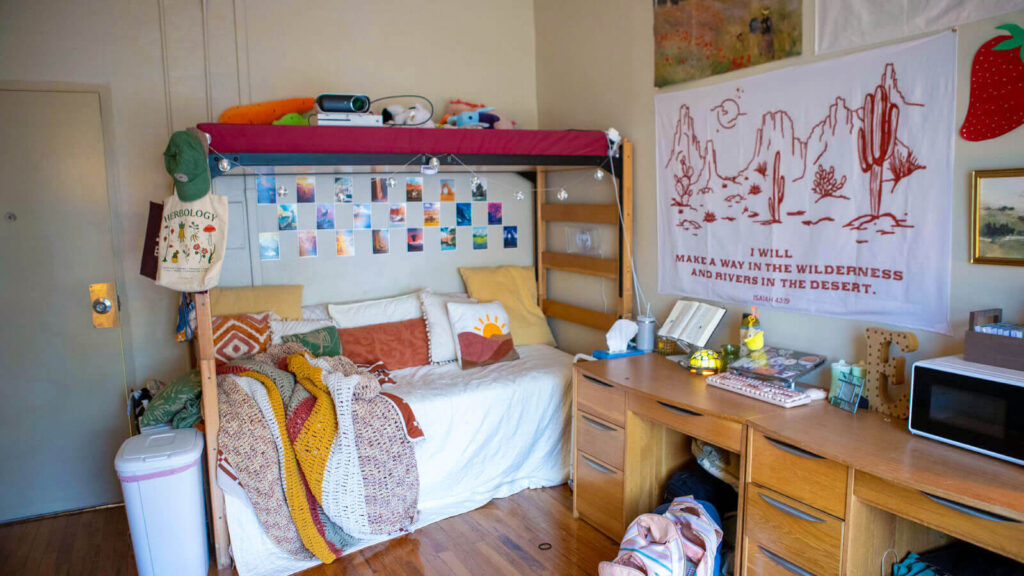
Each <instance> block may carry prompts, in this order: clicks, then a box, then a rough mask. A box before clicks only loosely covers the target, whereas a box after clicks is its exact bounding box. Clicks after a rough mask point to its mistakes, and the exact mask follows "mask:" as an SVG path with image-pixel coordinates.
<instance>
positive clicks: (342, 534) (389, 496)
mask: <svg viewBox="0 0 1024 576" xmlns="http://www.w3.org/2000/svg"><path fill="white" fill-rule="evenodd" d="M294 346H296V345H293V344H285V345H276V346H272V347H271V349H270V350H268V352H267V353H265V354H262V355H259V356H257V357H254V358H253V359H251V360H248V361H242V362H238V363H236V364H235V365H232V366H226V367H223V369H221V370H220V371H221V372H224V373H227V374H229V375H228V376H225V377H222V378H226V379H228V380H225V384H221V383H220V382H219V386H224V385H226V383H227V382H231V383H233V384H235V385H238V386H240V387H241V388H242V389H244V390H245V391H246V392H247V393H248V397H250V398H251V399H252V400H254V401H255V403H256V405H257V406H258V407H259V409H260V412H261V413H262V415H263V419H264V422H265V424H266V431H267V432H269V436H270V437H271V438H272V439H273V443H274V445H275V448H276V450H275V451H276V456H277V459H276V461H272V462H268V461H267V452H268V451H267V450H266V449H265V446H266V440H265V439H264V438H265V436H263V437H261V436H260V435H258V434H247V433H244V427H242V426H232V425H230V423H229V422H228V420H229V419H231V418H235V417H237V416H236V415H237V414H245V413H246V412H245V407H244V406H241V404H242V402H241V399H239V398H237V395H229V394H222V395H221V398H222V399H225V400H227V402H226V403H225V404H224V405H222V407H221V418H222V419H223V420H225V422H224V424H223V425H222V427H221V433H220V436H219V442H220V444H221V451H222V452H223V453H224V454H225V455H227V456H228V457H229V458H230V459H231V465H232V467H233V469H234V471H235V472H236V473H237V474H238V476H239V482H240V483H241V484H242V486H243V487H244V488H245V490H246V493H247V494H248V495H249V496H250V500H251V501H253V507H254V509H255V510H256V513H257V517H259V518H260V522H261V525H262V526H263V527H264V530H266V531H267V533H268V535H269V536H270V537H271V539H272V540H274V542H275V543H277V544H278V545H279V546H281V548H282V549H283V550H285V551H288V552H289V553H290V554H292V555H293V556H297V554H295V552H294V551H295V546H294V544H295V542H294V534H295V533H297V534H298V537H299V539H300V540H301V543H302V546H303V547H304V548H305V549H307V550H308V551H309V552H311V553H312V554H313V555H315V556H316V557H317V558H318V559H320V561H322V562H325V563H329V562H331V561H332V560H334V559H335V558H337V557H338V556H340V555H341V554H342V553H344V551H345V550H347V549H348V548H350V547H352V546H353V545H354V544H355V543H357V542H358V539H360V538H368V537H372V536H380V535H387V534H394V533H396V532H400V531H403V530H404V528H405V527H406V526H408V525H409V524H411V523H412V522H413V521H414V520H415V516H416V505H417V498H418V495H419V475H418V471H417V467H416V458H415V453H414V451H413V446H412V443H411V441H410V439H409V436H408V435H407V432H406V425H405V420H403V418H402V415H401V413H400V411H399V410H398V409H397V408H396V405H395V403H394V402H392V401H391V400H389V399H388V398H387V397H385V396H384V395H382V394H381V393H380V384H379V382H378V379H377V376H375V375H374V374H372V373H370V372H369V371H367V370H366V369H360V368H358V367H357V366H356V365H355V364H353V363H352V362H351V361H349V360H348V359H346V358H344V357H340V356H339V357H334V358H314V357H312V356H311V355H310V354H308V353H307V352H305V351H304V350H300V349H295V348H293V347H294ZM278 366H280V367H281V368H278ZM282 368H284V369H282ZM249 413H251V410H250V412H249ZM248 458H252V459H254V460H255V461H252V462H246V464H245V465H242V466H240V465H239V464H238V463H237V461H238V460H240V459H243V460H244V459H248ZM261 459H262V462H260V460H261ZM261 466H262V467H265V466H270V467H273V468H275V469H277V470H278V471H279V478H280V485H281V491H282V492H283V496H284V497H283V499H278V500H274V498H263V499H262V500H260V501H259V502H257V500H258V497H259V496H260V495H261V494H262V495H264V496H265V494H266V492H267V489H266V488H265V485H266V478H265V476H267V474H266V473H265V472H263V470H262V468H261ZM243 470H247V471H248V474H246V472H244V471H243ZM246 476H248V477H246ZM257 485H262V486H264V489H263V491H262V492H260V491H258V490H253V489H251V488H250V486H257ZM254 492H256V493H254ZM282 500H283V503H285V504H286V506H287V513H288V516H290V518H291V521H292V523H293V525H294V529H295V532H289V531H288V530H286V529H282V528H280V522H279V519H280V517H281V515H282V513H283V510H282ZM261 509H262V510H261ZM268 526H270V527H272V528H274V529H275V530H277V531H278V533H277V534H276V535H275V534H273V533H271V530H270V529H268Z"/></svg>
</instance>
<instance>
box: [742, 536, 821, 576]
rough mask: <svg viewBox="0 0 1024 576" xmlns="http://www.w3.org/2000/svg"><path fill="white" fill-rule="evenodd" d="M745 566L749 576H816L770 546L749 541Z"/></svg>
mask: <svg viewBox="0 0 1024 576" xmlns="http://www.w3.org/2000/svg"><path fill="white" fill-rule="evenodd" d="M744 550H745V552H744V554H746V556H747V558H746V561H744V563H743V566H744V567H745V568H746V575H747V576H793V575H794V574H795V575H796V576H814V573H813V572H811V571H810V570H807V569H806V568H804V567H802V566H800V565H799V564H797V563H796V562H793V561H792V560H790V559H788V558H786V557H785V556H783V555H782V554H779V553H778V552H775V551H773V550H772V549H771V548H770V545H769V544H765V543H762V542H757V541H754V540H747V545H746V548H745V549H744Z"/></svg>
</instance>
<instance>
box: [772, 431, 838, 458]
mask: <svg viewBox="0 0 1024 576" xmlns="http://www.w3.org/2000/svg"><path fill="white" fill-rule="evenodd" d="M764 439H765V440H767V441H769V442H771V444H772V446H775V447H776V448H778V449H779V450H782V451H783V452H788V453H790V454H792V455H793V456H799V457H801V458H807V459H809V460H824V459H825V457H824V456H818V455H817V454H815V453H814V452H808V451H807V450H804V449H803V448H797V447H796V446H793V445H792V444H789V443H786V442H783V441H781V440H772V439H771V438H769V437H767V436H765V437H764Z"/></svg>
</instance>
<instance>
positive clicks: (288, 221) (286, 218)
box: [277, 204, 299, 230]
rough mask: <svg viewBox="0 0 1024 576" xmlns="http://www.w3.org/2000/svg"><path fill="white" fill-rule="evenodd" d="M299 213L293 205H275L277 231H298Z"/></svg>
mask: <svg viewBox="0 0 1024 576" xmlns="http://www.w3.org/2000/svg"><path fill="white" fill-rule="evenodd" d="M298 222H299V213H298V210H297V209H296V207H295V204H278V205H277V229H278V230H296V229H298Z"/></svg>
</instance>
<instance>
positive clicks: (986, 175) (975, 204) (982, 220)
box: [971, 168, 1024, 266]
mask: <svg viewBox="0 0 1024 576" xmlns="http://www.w3.org/2000/svg"><path fill="white" fill-rule="evenodd" d="M971 263H972V264H999V265H1005V266H1024V168H1013V169H1007V170H974V171H972V172H971Z"/></svg>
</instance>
